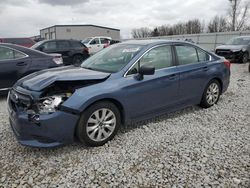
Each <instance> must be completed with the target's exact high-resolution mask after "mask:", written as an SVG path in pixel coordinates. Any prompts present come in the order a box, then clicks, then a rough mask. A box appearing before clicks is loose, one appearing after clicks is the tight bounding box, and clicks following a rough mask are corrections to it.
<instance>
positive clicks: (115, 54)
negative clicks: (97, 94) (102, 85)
mask: <svg viewBox="0 0 250 188" xmlns="http://www.w3.org/2000/svg"><path fill="white" fill-rule="evenodd" d="M141 49H142V46H141V45H134V44H118V45H113V46H111V47H109V48H105V49H104V50H102V51H100V52H99V53H97V54H95V55H93V56H91V57H90V58H88V59H87V60H85V61H84V62H83V63H82V65H81V67H82V68H86V69H91V70H97V71H102V72H109V73H115V72H118V71H120V70H121V69H122V68H123V67H124V66H125V65H127V64H128V63H129V61H130V60H131V59H132V58H133V57H134V56H135V55H136V54H138V53H139V52H140V50H141Z"/></svg>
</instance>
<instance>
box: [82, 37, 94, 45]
mask: <svg viewBox="0 0 250 188" xmlns="http://www.w3.org/2000/svg"><path fill="white" fill-rule="evenodd" d="M91 39H92V38H87V39H84V40H82V43H83V44H87V43H89V41H90V40H91Z"/></svg>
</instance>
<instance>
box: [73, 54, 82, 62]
mask: <svg viewBox="0 0 250 188" xmlns="http://www.w3.org/2000/svg"><path fill="white" fill-rule="evenodd" d="M80 58H81V59H82V61H83V60H84V56H83V55H80V54H77V55H74V57H73V64H74V65H80V64H81V63H79V62H76V60H77V59H80Z"/></svg>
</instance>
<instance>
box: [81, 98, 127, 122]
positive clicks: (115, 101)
mask: <svg viewBox="0 0 250 188" xmlns="http://www.w3.org/2000/svg"><path fill="white" fill-rule="evenodd" d="M99 102H110V103H113V104H114V105H115V106H116V107H117V109H118V110H119V112H120V116H121V123H122V124H125V122H126V118H125V117H126V114H125V110H124V105H123V104H122V103H121V102H120V101H118V100H117V99H114V98H102V99H98V100H95V101H92V102H91V103H89V104H88V105H87V106H86V108H84V110H83V111H82V112H81V113H84V111H85V110H86V109H88V108H89V107H90V106H92V105H94V104H96V103H99Z"/></svg>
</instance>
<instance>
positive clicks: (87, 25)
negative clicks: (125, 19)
mask: <svg viewBox="0 0 250 188" xmlns="http://www.w3.org/2000/svg"><path fill="white" fill-rule="evenodd" d="M52 27H98V28H102V29H109V30H115V31H120V29H115V28H111V27H104V26H99V25H92V24H85V25H53V26H50V27H46V28H44V29H41V31H42V30H45V29H49V28H52Z"/></svg>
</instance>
